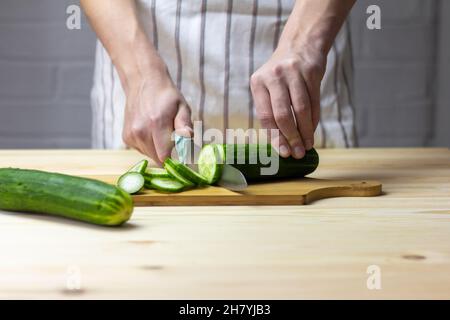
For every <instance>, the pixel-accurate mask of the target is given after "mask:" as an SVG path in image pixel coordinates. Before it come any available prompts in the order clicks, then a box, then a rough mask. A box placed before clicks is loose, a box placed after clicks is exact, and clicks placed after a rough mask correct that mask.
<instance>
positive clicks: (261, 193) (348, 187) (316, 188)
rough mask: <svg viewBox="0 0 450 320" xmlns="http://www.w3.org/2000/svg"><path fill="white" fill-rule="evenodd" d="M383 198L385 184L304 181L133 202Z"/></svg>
mask: <svg viewBox="0 0 450 320" xmlns="http://www.w3.org/2000/svg"><path fill="white" fill-rule="evenodd" d="M90 177H91V178H95V179H99V180H102V181H105V182H108V183H113V184H114V183H115V181H117V177H112V176H90ZM380 194H381V183H379V182H377V181H350V180H324V179H312V178H303V179H296V180H291V181H279V182H270V183H258V184H252V185H250V186H249V187H248V188H247V189H246V190H245V191H242V192H234V191H230V190H227V189H224V188H221V187H216V186H209V187H204V188H196V189H191V190H188V191H184V192H180V193H161V192H157V191H155V190H145V191H144V192H142V193H141V194H138V195H135V196H133V200H134V202H135V205H137V206H214V205H304V204H310V203H311V202H313V201H316V200H320V199H324V198H332V197H372V196H378V195H380Z"/></svg>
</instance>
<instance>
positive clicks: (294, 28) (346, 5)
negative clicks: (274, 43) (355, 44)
mask: <svg viewBox="0 0 450 320" xmlns="http://www.w3.org/2000/svg"><path fill="white" fill-rule="evenodd" d="M355 2H356V0H320V1H318V0H297V1H296V3H295V6H294V9H293V10H292V13H291V15H290V17H289V19H288V22H287V23H286V26H285V28H284V30H283V33H282V35H281V38H280V42H279V47H283V48H287V49H289V50H292V51H295V52H299V51H300V50H301V49H304V48H309V49H311V50H312V51H314V52H320V53H323V54H326V53H328V51H329V50H330V48H331V46H332V45H333V42H334V39H335V38H336V35H337V33H338V32H339V30H340V28H341V26H342V24H343V23H344V21H345V19H346V17H347V15H348V14H349V12H350V10H351V8H352V6H353V5H354V4H355Z"/></svg>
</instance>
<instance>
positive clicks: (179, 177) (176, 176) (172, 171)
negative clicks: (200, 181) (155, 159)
mask: <svg viewBox="0 0 450 320" xmlns="http://www.w3.org/2000/svg"><path fill="white" fill-rule="evenodd" d="M164 168H165V169H166V170H167V172H168V173H169V174H170V176H171V177H172V178H173V179H175V180H178V181H179V182H181V183H182V184H183V185H184V186H185V187H193V186H195V184H194V183H193V182H192V181H190V180H189V179H186V178H185V177H184V176H182V175H181V174H180V173H179V172H178V171H177V170H176V169H175V167H174V166H173V165H172V164H171V163H170V162H168V161H164Z"/></svg>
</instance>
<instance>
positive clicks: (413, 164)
mask: <svg viewBox="0 0 450 320" xmlns="http://www.w3.org/2000/svg"><path fill="white" fill-rule="evenodd" d="M320 155H321V165H320V167H319V170H318V171H317V172H316V173H315V174H314V175H313V176H315V177H321V178H336V179H337V178H340V179H372V180H379V181H381V182H382V183H383V189H384V195H383V196H381V197H376V198H335V199H326V200H321V201H318V202H316V203H314V204H312V205H309V206H287V207H256V206H250V207H147V208H136V210H135V213H134V216H133V218H132V220H131V221H130V223H128V224H127V225H126V226H124V227H123V228H119V229H111V228H104V227H96V226H89V225H87V224H83V223H78V222H72V221H67V220H64V219H60V218H54V217H48V216H40V215H32V214H17V213H6V212H1V213H0V271H1V272H0V298H87V299H90V298H169V299H172V298H186V299H191V298H193V299H196V298H213V299H216V298H224V299H226V298H238V299H240V298H253V299H259V298H277V299H278V298H288V299H298V298H338V299H342V298H447V299H449V298H450V151H449V150H448V149H359V150H322V151H320ZM139 159H140V156H139V155H138V154H136V153H134V152H131V151H88V150H81V151H0V167H4V166H14V167H22V168H36V169H44V170H52V171H61V172H65V173H69V174H77V175H91V174H96V175H98V174H105V175H110V174H119V173H120V172H122V171H124V170H125V169H126V168H128V167H129V166H130V164H132V163H133V162H135V161H136V160H139ZM370 266H372V267H370ZM368 268H369V271H371V270H375V274H373V275H374V276H377V275H378V271H380V274H381V277H380V279H381V289H380V290H376V289H374V290H369V289H368V287H367V280H368V278H369V276H370V275H369V274H368V273H367V270H368ZM371 268H374V269H371ZM371 279H373V278H371ZM369 282H370V283H372V284H374V283H375V284H376V282H371V281H369ZM78 288H79V289H78ZM371 288H373V286H371Z"/></svg>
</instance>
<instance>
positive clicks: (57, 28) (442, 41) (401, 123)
mask: <svg viewBox="0 0 450 320" xmlns="http://www.w3.org/2000/svg"><path fill="white" fill-rule="evenodd" d="M77 3H78V1H75V0H72V1H71V0H39V1H35V0H34V1H33V0H2V1H1V2H0V148H79V147H89V146H90V127H91V114H90V107H89V92H90V86H91V83H92V72H93V56H94V46H95V35H94V34H93V32H92V30H91V29H90V28H89V26H88V24H87V23H86V21H83V24H82V30H80V31H69V30H67V29H66V28H65V19H66V13H65V11H66V8H67V6H68V5H70V4H77ZM369 4H378V5H380V7H381V9H382V30H381V31H370V30H368V29H367V28H366V17H367V15H366V12H365V11H366V8H367V6H368V5H369ZM449 4H450V1H445V0H395V1H392V0H359V1H358V2H357V5H356V6H355V8H354V10H353V13H352V16H351V27H352V39H353V46H354V56H355V104H356V109H357V119H358V121H357V125H358V131H359V135H360V142H361V145H362V146H422V145H447V146H450V132H449V129H448V120H449V119H450V114H449V109H450V108H449V103H450V96H449V90H448V89H447V87H448V83H449V76H448V75H449V74H450V69H449V65H450V64H449V57H450V48H449V43H450V35H449V32H448V30H450V27H449V18H450V5H449ZM437 80H439V81H437Z"/></svg>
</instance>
